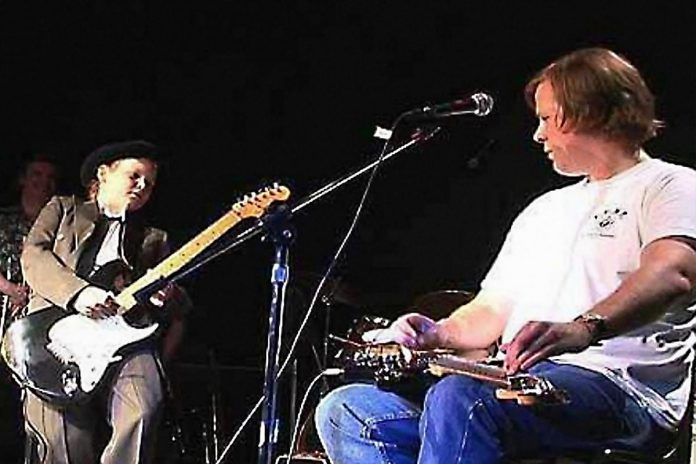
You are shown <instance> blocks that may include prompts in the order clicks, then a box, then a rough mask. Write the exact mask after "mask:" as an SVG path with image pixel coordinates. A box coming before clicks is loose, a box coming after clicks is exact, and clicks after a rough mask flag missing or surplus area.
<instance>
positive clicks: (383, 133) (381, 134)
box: [372, 126, 393, 140]
mask: <svg viewBox="0 0 696 464" xmlns="http://www.w3.org/2000/svg"><path fill="white" fill-rule="evenodd" d="M392 134H393V131H390V130H389V129H385V128H384V127H379V126H377V127H375V133H374V134H372V136H373V137H374V138H376V139H382V140H389V139H390V138H391V136H392Z"/></svg>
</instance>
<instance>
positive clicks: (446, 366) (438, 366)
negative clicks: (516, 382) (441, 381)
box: [429, 355, 510, 387]
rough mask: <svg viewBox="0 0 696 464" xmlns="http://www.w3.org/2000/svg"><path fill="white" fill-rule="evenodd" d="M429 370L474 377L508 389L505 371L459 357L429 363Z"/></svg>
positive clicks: (442, 358)
mask: <svg viewBox="0 0 696 464" xmlns="http://www.w3.org/2000/svg"><path fill="white" fill-rule="evenodd" d="M429 369H430V370H431V371H432V372H433V373H435V374H436V375H439V374H438V373H447V374H462V375H466V376H469V377H474V378H477V379H480V380H484V381H486V382H490V383H493V384H495V385H498V386H500V387H509V386H510V380H509V378H508V375H507V374H506V373H505V369H503V368H502V367H499V366H494V365H491V364H486V363H484V362H480V361H471V360H468V359H465V358H462V357H459V356H454V355H444V356H441V357H439V358H438V359H437V360H435V361H433V362H432V363H430V367H429Z"/></svg>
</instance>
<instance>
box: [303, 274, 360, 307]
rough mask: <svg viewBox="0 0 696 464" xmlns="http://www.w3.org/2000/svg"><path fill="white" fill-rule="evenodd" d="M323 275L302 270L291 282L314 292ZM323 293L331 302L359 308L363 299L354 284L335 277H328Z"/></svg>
mask: <svg viewBox="0 0 696 464" xmlns="http://www.w3.org/2000/svg"><path fill="white" fill-rule="evenodd" d="M321 277H322V276H321V274H318V273H316V272H309V271H300V272H297V273H296V274H295V277H294V278H292V279H291V281H290V283H291V284H294V285H296V286H297V287H299V288H301V289H302V290H305V291H307V292H311V293H312V294H313V293H314V292H315V291H316V289H317V285H319V282H320V281H321ZM321 295H322V297H327V298H328V299H329V301H330V302H331V303H340V304H342V305H345V306H350V307H352V308H359V307H360V306H361V305H362V300H363V298H362V296H361V294H360V292H359V291H358V290H357V289H356V288H355V287H354V286H352V285H350V284H348V283H346V282H345V281H344V280H343V279H341V278H335V277H329V278H328V279H326V282H325V283H324V288H323V289H322V291H321Z"/></svg>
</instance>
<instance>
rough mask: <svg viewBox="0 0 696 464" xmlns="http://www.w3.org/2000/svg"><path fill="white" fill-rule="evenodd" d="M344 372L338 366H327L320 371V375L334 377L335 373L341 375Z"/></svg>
mask: <svg viewBox="0 0 696 464" xmlns="http://www.w3.org/2000/svg"><path fill="white" fill-rule="evenodd" d="M344 372H345V369H341V368H340V367H329V368H328V369H324V370H323V371H322V373H321V375H325V376H329V377H334V376H337V375H342V374H343V373H344Z"/></svg>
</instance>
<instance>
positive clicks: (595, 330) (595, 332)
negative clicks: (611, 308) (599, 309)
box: [573, 313, 608, 345]
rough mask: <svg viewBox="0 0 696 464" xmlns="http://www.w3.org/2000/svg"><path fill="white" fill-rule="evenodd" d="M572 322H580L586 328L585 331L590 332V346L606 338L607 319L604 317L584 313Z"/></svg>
mask: <svg viewBox="0 0 696 464" xmlns="http://www.w3.org/2000/svg"><path fill="white" fill-rule="evenodd" d="M573 321H574V322H580V323H582V324H584V325H585V327H587V330H588V331H589V332H590V335H591V336H592V341H591V344H593V345H594V344H596V343H597V342H598V341H599V340H601V339H603V338H605V337H606V335H607V333H608V330H607V318H606V316H602V315H601V314H595V313H585V314H581V315H579V316H578V317H576V318H575V319H573Z"/></svg>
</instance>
